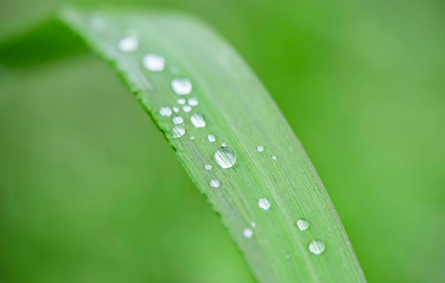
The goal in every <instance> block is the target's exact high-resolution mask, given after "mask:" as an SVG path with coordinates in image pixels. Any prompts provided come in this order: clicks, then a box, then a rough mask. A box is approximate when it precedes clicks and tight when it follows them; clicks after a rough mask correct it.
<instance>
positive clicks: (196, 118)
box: [190, 113, 206, 128]
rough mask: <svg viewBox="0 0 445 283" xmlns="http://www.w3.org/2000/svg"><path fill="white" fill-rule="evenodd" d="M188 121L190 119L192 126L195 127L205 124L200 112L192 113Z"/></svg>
mask: <svg viewBox="0 0 445 283" xmlns="http://www.w3.org/2000/svg"><path fill="white" fill-rule="evenodd" d="M190 121H192V124H193V126H195V127H196V128H204V127H205V126H206V121H205V119H204V116H202V114H201V113H195V114H193V115H192V117H190Z"/></svg>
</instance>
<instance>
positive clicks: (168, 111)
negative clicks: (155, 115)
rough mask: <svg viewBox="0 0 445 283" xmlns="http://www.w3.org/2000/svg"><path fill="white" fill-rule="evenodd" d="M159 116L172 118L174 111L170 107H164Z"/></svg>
mask: <svg viewBox="0 0 445 283" xmlns="http://www.w3.org/2000/svg"><path fill="white" fill-rule="evenodd" d="M159 114H161V115H162V116H164V117H170V116H171V115H172V109H171V108H170V107H168V106H164V107H162V108H161V109H159Z"/></svg>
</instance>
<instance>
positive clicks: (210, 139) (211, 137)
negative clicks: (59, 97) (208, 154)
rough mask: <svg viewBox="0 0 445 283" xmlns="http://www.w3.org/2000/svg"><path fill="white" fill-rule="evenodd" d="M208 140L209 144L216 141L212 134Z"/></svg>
mask: <svg viewBox="0 0 445 283" xmlns="http://www.w3.org/2000/svg"><path fill="white" fill-rule="evenodd" d="M207 139H208V140H209V142H214V141H216V138H215V136H214V135H212V134H210V135H208V136H207Z"/></svg>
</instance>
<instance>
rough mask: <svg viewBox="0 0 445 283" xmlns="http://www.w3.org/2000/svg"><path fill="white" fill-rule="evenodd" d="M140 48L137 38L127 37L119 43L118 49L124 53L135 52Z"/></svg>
mask: <svg viewBox="0 0 445 283" xmlns="http://www.w3.org/2000/svg"><path fill="white" fill-rule="evenodd" d="M138 47H139V41H138V39H137V38H136V37H135V36H127V37H124V38H122V39H121V40H120V41H119V44H118V48H119V50H120V51H122V52H126V53H128V52H134V51H136V50H137V49H138Z"/></svg>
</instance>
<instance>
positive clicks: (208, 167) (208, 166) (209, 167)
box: [204, 164, 213, 171]
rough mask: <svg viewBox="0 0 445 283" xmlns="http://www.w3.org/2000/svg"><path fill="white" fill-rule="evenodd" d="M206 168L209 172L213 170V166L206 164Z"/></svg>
mask: <svg viewBox="0 0 445 283" xmlns="http://www.w3.org/2000/svg"><path fill="white" fill-rule="evenodd" d="M204 168H205V169H206V170H207V171H208V170H212V168H213V166H212V165H210V164H206V165H204Z"/></svg>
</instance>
